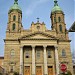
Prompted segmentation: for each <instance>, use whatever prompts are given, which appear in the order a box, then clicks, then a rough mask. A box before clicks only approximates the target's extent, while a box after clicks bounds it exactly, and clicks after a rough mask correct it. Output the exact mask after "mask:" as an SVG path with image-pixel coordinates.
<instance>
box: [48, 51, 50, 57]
mask: <svg viewBox="0 0 75 75" xmlns="http://www.w3.org/2000/svg"><path fill="white" fill-rule="evenodd" d="M48 58H51V51H50V50H48Z"/></svg>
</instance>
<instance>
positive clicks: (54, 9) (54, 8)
mask: <svg viewBox="0 0 75 75" xmlns="http://www.w3.org/2000/svg"><path fill="white" fill-rule="evenodd" d="M57 2H58V1H57V0H54V7H53V9H52V11H51V12H52V13H53V12H57V11H61V12H62V9H61V8H60V7H59V6H58V3H57Z"/></svg>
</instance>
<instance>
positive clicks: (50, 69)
mask: <svg viewBox="0 0 75 75" xmlns="http://www.w3.org/2000/svg"><path fill="white" fill-rule="evenodd" d="M48 75H53V67H52V66H48Z"/></svg>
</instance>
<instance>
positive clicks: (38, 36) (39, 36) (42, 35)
mask: <svg viewBox="0 0 75 75" xmlns="http://www.w3.org/2000/svg"><path fill="white" fill-rule="evenodd" d="M20 39H57V38H56V37H55V36H52V35H49V34H46V33H42V32H37V33H32V34H28V35H25V36H22V37H21V38H20Z"/></svg>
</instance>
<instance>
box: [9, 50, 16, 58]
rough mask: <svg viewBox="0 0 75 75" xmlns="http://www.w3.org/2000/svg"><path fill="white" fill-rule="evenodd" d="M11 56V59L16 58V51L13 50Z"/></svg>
mask: <svg viewBox="0 0 75 75" xmlns="http://www.w3.org/2000/svg"><path fill="white" fill-rule="evenodd" d="M10 55H11V58H13V57H14V56H15V51H14V49H12V50H11V53H10Z"/></svg>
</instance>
